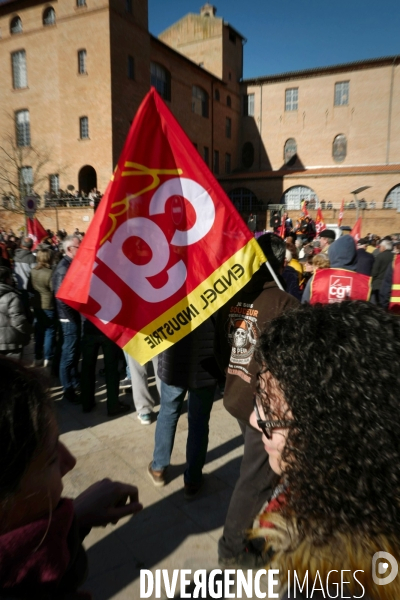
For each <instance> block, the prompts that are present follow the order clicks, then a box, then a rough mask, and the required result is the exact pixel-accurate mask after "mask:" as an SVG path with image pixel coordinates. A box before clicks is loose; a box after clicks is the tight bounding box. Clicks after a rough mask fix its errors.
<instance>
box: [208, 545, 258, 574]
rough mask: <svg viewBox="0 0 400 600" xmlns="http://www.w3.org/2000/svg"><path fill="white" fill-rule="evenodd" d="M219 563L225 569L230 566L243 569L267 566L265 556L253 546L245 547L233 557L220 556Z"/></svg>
mask: <svg viewBox="0 0 400 600" xmlns="http://www.w3.org/2000/svg"><path fill="white" fill-rule="evenodd" d="M218 564H219V566H220V567H223V568H225V569H227V568H229V567H233V568H242V569H254V568H261V567H265V565H266V561H265V559H264V558H263V555H262V554H261V552H258V551H257V550H255V549H253V548H248V547H247V548H245V549H244V550H243V552H241V553H240V554H238V555H236V556H232V557H231V558H224V557H223V556H218Z"/></svg>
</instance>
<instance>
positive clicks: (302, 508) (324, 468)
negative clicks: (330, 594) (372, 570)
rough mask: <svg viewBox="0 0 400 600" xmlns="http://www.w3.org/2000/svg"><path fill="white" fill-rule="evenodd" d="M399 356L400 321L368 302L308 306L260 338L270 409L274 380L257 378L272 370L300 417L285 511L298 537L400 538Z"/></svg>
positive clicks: (291, 434)
mask: <svg viewBox="0 0 400 600" xmlns="http://www.w3.org/2000/svg"><path fill="white" fill-rule="evenodd" d="M399 357H400V319H399V318H398V317H394V316H391V315H389V314H388V313H385V312H383V311H382V310H381V309H380V308H378V307H376V306H373V305H371V304H369V303H368V302H342V303H335V304H327V305H321V304H316V305H314V306H310V305H302V306H300V307H298V308H296V309H295V310H293V311H291V312H288V313H286V314H283V315H282V316H280V317H278V318H277V319H275V320H274V321H273V322H272V323H271V324H270V326H269V328H268V330H267V331H266V332H264V333H263V334H262V335H261V337H260V339H259V343H258V347H257V350H256V360H257V362H258V364H259V365H260V367H261V371H260V373H259V374H258V378H259V383H258V392H257V393H258V394H259V396H260V400H261V402H262V403H263V405H264V408H265V412H266V415H271V414H273V411H272V409H271V406H270V398H271V396H270V397H269V396H268V392H269V390H268V384H267V386H266V388H265V386H264V385H260V383H262V382H261V380H260V376H261V374H262V373H265V372H266V371H267V370H268V371H270V372H271V374H272V375H273V377H274V378H275V379H276V380H277V382H278V383H279V385H280V388H281V390H282V391H283V394H284V396H285V399H286V402H287V405H288V411H290V413H291V415H290V418H293V420H294V425H293V427H290V428H289V430H288V437H287V443H286V446H285V448H284V451H283V453H282V460H283V461H284V474H285V476H286V477H287V481H288V491H287V503H286V504H285V505H284V506H283V507H282V510H283V512H284V514H285V516H287V517H288V518H290V517H293V516H294V517H295V518H296V522H297V525H296V526H297V530H298V533H299V535H300V537H302V538H304V537H312V538H313V541H314V543H316V544H320V545H322V544H324V543H326V542H327V541H328V540H329V539H330V538H331V536H332V535H333V534H334V533H337V532H342V533H347V534H348V533H349V532H358V533H360V534H361V535H366V536H368V537H370V538H373V537H375V536H376V535H377V534H384V535H387V536H389V537H390V538H392V539H394V540H399V539H400V400H399V393H400V364H399ZM272 381H273V380H272ZM263 388H265V389H263ZM271 392H272V394H273V389H271ZM276 416H278V418H285V414H279V415H276ZM276 416H274V418H276ZM268 418H269V417H268V416H267V419H268ZM286 418H288V416H287V415H286ZM396 545H397V547H398V548H399V542H398V541H397V542H396Z"/></svg>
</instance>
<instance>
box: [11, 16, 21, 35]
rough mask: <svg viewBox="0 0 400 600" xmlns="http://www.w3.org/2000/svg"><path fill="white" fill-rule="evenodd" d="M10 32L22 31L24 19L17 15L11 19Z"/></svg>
mask: <svg viewBox="0 0 400 600" xmlns="http://www.w3.org/2000/svg"><path fill="white" fill-rule="evenodd" d="M10 33H11V35H13V34H14V33H22V21H21V18H20V17H18V16H16V17H13V18H12V19H11V22H10Z"/></svg>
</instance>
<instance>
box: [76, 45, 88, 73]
mask: <svg viewBox="0 0 400 600" xmlns="http://www.w3.org/2000/svg"><path fill="white" fill-rule="evenodd" d="M86 56H87V53H86V50H78V73H79V75H86Z"/></svg>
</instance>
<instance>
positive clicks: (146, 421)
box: [137, 413, 152, 425]
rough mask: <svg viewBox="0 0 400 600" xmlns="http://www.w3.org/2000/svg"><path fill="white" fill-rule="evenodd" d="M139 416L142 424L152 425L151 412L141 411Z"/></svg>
mask: <svg viewBox="0 0 400 600" xmlns="http://www.w3.org/2000/svg"><path fill="white" fill-rule="evenodd" d="M137 418H138V419H139V421H140V422H141V424H142V425H151V421H152V414H151V413H146V414H141V413H139V414H138V416H137Z"/></svg>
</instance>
